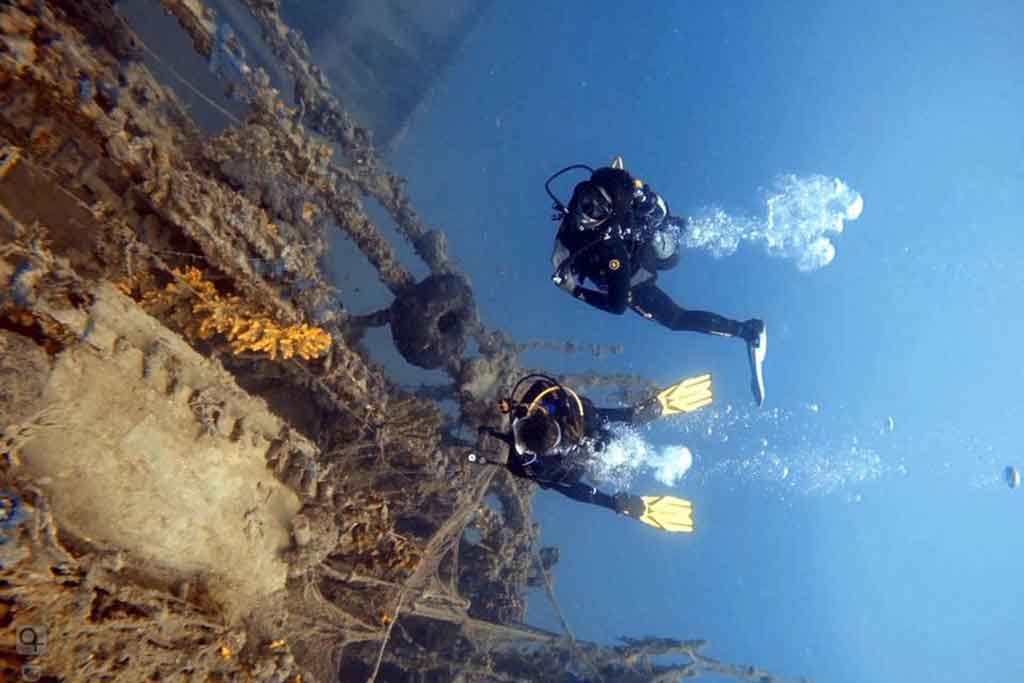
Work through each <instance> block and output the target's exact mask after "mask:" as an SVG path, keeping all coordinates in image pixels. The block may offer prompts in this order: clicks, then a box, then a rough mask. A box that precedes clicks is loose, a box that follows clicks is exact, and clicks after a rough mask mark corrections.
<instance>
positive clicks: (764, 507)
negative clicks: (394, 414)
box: [393, 0, 1024, 683]
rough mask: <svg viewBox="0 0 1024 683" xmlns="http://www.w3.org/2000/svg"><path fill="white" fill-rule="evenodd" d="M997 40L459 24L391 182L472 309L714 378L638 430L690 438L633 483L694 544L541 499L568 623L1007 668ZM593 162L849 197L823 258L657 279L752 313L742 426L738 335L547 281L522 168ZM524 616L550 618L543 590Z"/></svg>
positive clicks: (1023, 676) (1018, 414)
mask: <svg viewBox="0 0 1024 683" xmlns="http://www.w3.org/2000/svg"><path fill="white" fill-rule="evenodd" d="M710 5H717V6H710ZM722 5H725V6H722ZM1022 26H1024V9H1022V6H1021V5H1020V4H1019V3H1015V2H979V3H948V2H938V3H936V2H907V3H889V2H859V3H834V2H825V3H822V2H816V1H815V2H812V1H810V0H806V1H799V2H791V3H772V2H744V3H727V4H726V3H653V4H650V5H643V6H641V5H633V4H629V3H611V2H602V3H583V2H572V3H559V4H558V5H557V6H556V5H555V4H554V3H542V2H518V3H496V4H495V6H494V7H492V9H491V10H490V11H489V12H488V14H487V15H486V16H485V18H484V21H483V23H482V25H481V26H480V27H479V29H478V31H477V32H476V33H474V34H473V35H472V37H471V38H470V40H469V41H468V43H467V44H466V46H465V48H464V50H463V52H462V53H461V54H460V55H459V58H458V59H457V60H456V62H455V64H454V65H453V66H452V68H451V69H450V70H449V71H448V72H447V73H445V74H444V75H443V77H442V79H441V82H440V84H439V86H438V87H437V88H436V89H435V90H434V91H433V92H432V94H431V96H430V97H429V99H428V101H427V102H426V106H425V107H424V108H423V110H422V111H421V112H420V113H419V114H418V116H417V119H416V120H415V122H414V125H413V126H412V128H411V130H410V131H409V134H408V136H407V137H406V138H405V140H404V142H403V143H402V145H401V146H400V147H399V149H398V150H397V152H396V153H395V154H394V157H393V163H394V165H395V167H396V168H397V170H398V171H399V172H400V173H402V174H403V175H405V176H407V177H408V178H409V192H410V194H411V195H412V198H413V200H414V203H415V205H416V206H417V208H418V210H419V211H420V212H421V213H422V214H423V215H424V216H425V217H426V219H427V220H428V221H429V222H430V223H432V224H435V225H438V226H441V227H443V228H444V230H445V231H446V232H447V233H448V235H449V238H450V249H451V253H452V254H453V256H454V257H455V258H456V259H457V260H458V261H459V262H460V264H461V265H462V266H463V267H464V268H465V270H466V271H467V272H468V273H469V274H470V276H471V277H472V279H473V280H474V284H475V287H476V292H477V295H478V300H479V303H480V306H481V309H482V313H483V315H484V317H485V320H486V322H487V323H488V324H490V325H494V326H500V327H504V328H506V329H508V330H510V331H512V332H513V334H514V335H515V336H516V337H518V338H530V337H544V338H554V339H573V340H576V341H583V342H607V343H623V344H625V346H626V352H625V354H623V355H622V356H618V357H612V358H605V359H601V360H594V359H591V358H587V357H584V356H571V357H565V356H557V355H552V354H536V355H535V356H533V357H530V358H529V359H528V360H529V361H530V362H531V363H532V364H537V365H541V364H547V365H548V367H550V368H552V369H553V370H563V371H567V370H575V369H581V368H595V369H599V370H608V371H620V370H629V371H633V372H638V373H642V374H645V375H648V376H650V377H652V378H653V379H655V380H657V381H659V382H669V381H671V380H674V379H676V378H678V377H681V376H683V375H685V374H687V373H694V372H698V371H703V370H710V371H711V372H713V373H714V376H715V388H716V393H717V401H716V405H715V406H714V407H713V408H712V409H709V410H708V411H706V413H705V414H704V415H702V416H699V417H697V418H695V419H689V420H682V419H680V420H676V421H675V422H670V423H668V424H664V425H660V426H658V427H657V428H656V429H654V430H652V432H651V433H650V435H649V438H650V439H651V440H653V441H654V442H655V445H687V446H689V447H690V448H691V449H692V450H693V452H694V455H695V458H696V462H695V464H694V467H693V468H692V469H691V470H690V472H689V473H688V474H687V476H686V477H685V478H684V479H683V480H682V481H680V482H679V483H677V484H676V485H675V486H674V487H673V488H667V487H666V486H665V485H664V484H662V483H659V482H657V481H655V480H654V479H652V478H650V477H641V478H640V479H639V480H638V481H637V482H636V483H635V484H634V486H633V489H634V491H636V492H638V493H648V492H665V491H672V492H673V493H675V494H676V495H683V496H686V497H688V498H690V499H692V500H693V501H694V505H695V509H696V517H697V525H698V529H697V533H695V534H694V535H692V536H676V537H673V536H666V535H663V534H659V533H658V532H657V531H655V530H652V529H649V528H647V527H644V526H642V525H639V524H635V523H632V522H630V521H628V520H623V519H618V518H615V517H614V516H612V515H611V514H610V513H608V511H606V510H602V509H598V508H590V507H587V506H582V505H579V504H576V503H573V502H572V501H569V500H567V499H564V498H561V497H560V496H557V495H556V494H553V493H546V492H542V493H540V494H538V497H537V510H538V515H539V519H540V521H541V523H542V525H543V530H544V541H545V542H546V543H550V544H554V545H557V546H559V547H560V548H561V550H562V555H561V558H562V559H561V561H560V563H559V565H558V566H557V569H556V576H557V592H558V595H559V597H560V601H561V604H562V607H563V609H564V610H565V612H566V615H567V618H568V619H569V621H570V623H571V624H572V625H573V627H574V629H575V632H576V635H577V636H579V637H582V638H590V639H595V640H599V641H607V642H610V641H612V640H613V639H615V638H617V637H618V636H620V635H645V634H659V635H665V636H675V637H681V638H688V637H703V638H708V639H710V640H711V642H712V650H711V652H712V654H714V655H715V656H718V657H721V658H723V659H726V660H728V661H737V662H748V663H754V664H757V665H759V666H762V667H765V668H766V669H768V670H770V671H773V672H777V673H782V674H788V675H794V676H796V675H807V676H809V677H810V678H812V679H813V680H815V681H829V682H834V683H862V682H864V681H932V682H947V681H948V682H950V683H952V682H954V681H963V680H973V681H992V682H996V681H1007V682H1009V681H1020V680H1024V656H1022V650H1021V647H1020V634H1021V633H1024V600H1022V599H1021V598H1022V597H1024V590H1022V588H1021V575H1022V574H1021V570H1022V569H1024V545H1022V543H1021V540H1020V539H1021V534H1022V528H1024V517H1022V514H1021V512H1022V507H1021V506H1022V505H1024V498H1021V495H1020V494H1019V492H1012V491H1010V490H1008V489H1007V488H1006V487H1005V486H1003V485H1002V484H1001V483H1000V482H999V480H998V477H999V471H1000V469H1001V467H1002V465H1003V464H1006V463H1016V464H1018V465H1019V464H1024V449H1022V448H1021V446H1020V445H1019V440H1018V439H1016V438H1014V437H1015V436H1016V433H1015V432H1016V427H1017V426H1018V425H1020V424H1022V417H1024V401H1022V398H1021V391H1020V385H1021V379H1022V373H1021V370H1020V365H1019V364H1018V363H1017V356H1018V353H1019V352H1018V348H1019V344H1020V340H1021V339H1022V338H1024V322H1022V317H1021V315H1020V303H1019V293H1020V291H1021V286H1022V284H1024V275H1022V273H1024V238H1022V236H1021V207H1020V201H1021V189H1022V188H1024V161H1022V158H1024V132H1022V131H1024V127H1022V126H1021V125H1020V112H1021V111H1024V94H1022V93H1024V87H1022V86H1024V82H1022V81H1024V77H1022V76H1021V74H1024V48H1022V47H1021V42H1020V29H1021V28H1022ZM615 154H622V155H624V156H625V159H626V162H627V168H629V169H630V170H631V171H633V172H634V173H635V174H636V175H638V176H640V177H642V178H644V179H645V180H647V181H648V182H650V183H651V184H652V185H653V186H654V187H655V188H656V189H658V190H659V191H660V192H661V193H663V194H664V195H665V196H666V197H667V199H668V200H669V202H670V204H671V205H672V208H673V209H674V210H675V211H676V212H677V213H691V212H695V211H697V210H699V209H700V208H701V207H706V206H710V205H717V206H721V207H724V208H726V209H727V210H729V211H733V212H736V213H737V214H756V213H757V212H758V211H759V210H760V208H761V204H760V202H761V198H762V197H763V192H764V190H765V189H766V188H768V187H770V185H771V183H772V181H773V179H774V178H776V177H777V176H779V175H780V174H784V173H796V174H813V173H822V174H826V175H829V176H837V177H841V178H842V179H843V180H845V181H846V182H848V183H849V184H850V185H851V186H852V187H854V188H856V190H857V191H859V192H860V193H861V194H862V195H863V197H864V204H865V208H864V213H863V215H862V216H861V218H860V219H859V220H858V221H856V222H852V223H850V224H848V225H847V228H846V231H845V232H844V233H843V234H842V235H839V236H838V237H837V238H836V239H835V240H834V242H835V244H836V248H837V255H836V258H835V260H834V261H833V262H832V263H831V264H830V265H828V266H826V267H824V268H822V269H820V270H817V271H814V272H799V271H798V270H797V268H796V267H795V265H794V263H793V262H792V261H791V260H784V259H773V258H769V257H767V256H766V255H765V254H764V253H763V252H762V251H760V250H758V249H757V248H755V247H746V248H741V250H740V251H739V253H737V254H735V255H734V256H731V257H728V258H723V259H720V260H716V259H714V258H713V257H711V256H710V255H708V254H705V253H687V254H686V255H685V256H684V259H683V262H682V264H681V265H680V267H679V268H678V269H676V270H674V271H672V272H670V273H667V274H665V275H664V276H663V278H662V281H661V282H662V285H663V287H664V288H665V289H666V290H668V291H669V292H671V293H672V294H673V295H674V296H676V298H677V300H678V301H679V302H680V303H681V304H682V305H684V306H687V307H690V308H705V309H710V310H714V311H717V312H720V313H723V314H725V315H730V316H732V317H737V318H746V317H751V316H754V315H757V316H760V317H763V318H764V319H765V320H767V321H768V326H769V332H770V347H769V356H768V363H767V375H768V403H767V406H766V409H765V411H762V412H757V411H755V410H754V409H753V406H752V405H751V403H750V399H749V388H748V374H747V367H746V359H745V357H744V355H743V349H742V346H741V345H740V344H739V343H738V342H735V341H731V340H724V339H719V338H713V337H702V336H700V335H695V334H685V333H672V332H670V331H668V330H665V329H662V328H659V327H658V326H656V325H655V324H653V323H650V322H647V321H645V320H642V319H640V318H639V317H637V316H635V315H632V314H627V315H625V316H622V317H618V318H613V317H610V316H608V315H607V314H604V313H602V312H600V311H597V310H595V309H592V308H589V307H587V306H585V305H583V304H581V303H580V302H577V301H574V300H572V299H571V298H569V297H567V296H565V295H564V294H563V293H562V292H560V291H559V290H557V289H556V288H555V287H553V286H552V285H551V283H550V281H549V279H548V278H549V275H550V266H549V263H548V257H549V254H550V250H551V240H552V236H553V231H554V225H553V224H552V223H550V222H549V221H548V220H547V216H548V213H549V210H548V204H549V203H548V200H547V198H546V196H545V195H544V193H543V188H542V184H543V181H544V179H545V177H546V176H547V175H548V174H550V173H551V172H553V171H554V170H557V169H558V168H560V167H562V166H564V165H566V164H569V163H588V164H591V165H595V166H596V165H599V164H602V163H607V161H608V160H610V158H611V157H612V156H613V155H615ZM567 190H568V186H567V187H566V190H564V191H567ZM730 405H731V406H732V408H731V412H730V413H728V414H726V413H725V411H726V409H727V407H728V406H730ZM815 408H817V410H814V409H815ZM776 409H777V411H778V412H777V413H776V412H774V411H775V410H776ZM715 411H717V412H715ZM716 415H717V417H716ZM889 417H892V418H893V424H894V427H895V428H894V429H893V430H892V431H889V429H888V425H887V418H889ZM709 427H710V434H709V433H708V428H709ZM783 467H785V468H787V469H788V470H789V471H788V473H787V476H786V477H785V478H783V477H781V472H782V468H783ZM531 620H533V621H534V622H535V623H538V624H539V625H542V626H548V627H552V628H557V626H556V623H555V622H554V620H553V618H552V617H551V616H550V615H549V614H548V612H547V610H546V609H545V608H544V605H543V600H542V599H540V598H537V599H535V600H532V601H531Z"/></svg>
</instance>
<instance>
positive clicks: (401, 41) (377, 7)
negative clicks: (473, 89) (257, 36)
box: [281, 0, 493, 147]
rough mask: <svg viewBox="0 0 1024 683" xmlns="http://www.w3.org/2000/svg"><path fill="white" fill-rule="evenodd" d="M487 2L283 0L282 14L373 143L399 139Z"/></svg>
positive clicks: (491, 0)
mask: <svg viewBox="0 0 1024 683" xmlns="http://www.w3.org/2000/svg"><path fill="white" fill-rule="evenodd" d="M492 2H493V0H451V1H449V2H443V3H434V2H423V3H415V2H400V1H399V0H380V1H378V2H365V1H362V0H338V1H337V2H330V3H313V2H306V1H304V0H284V2H282V3H281V14H282V15H283V17H284V19H285V21H286V22H288V24H290V25H292V26H296V27H298V28H300V29H301V30H302V32H303V33H304V34H305V35H306V39H307V40H308V41H309V43H310V45H311V46H312V48H313V54H314V57H315V59H316V61H317V62H318V63H319V64H321V65H322V66H323V68H324V70H325V71H326V73H327V75H328V77H329V78H330V81H331V84H332V85H333V86H334V88H335V89H336V90H337V91H338V94H339V95H340V97H341V99H342V100H343V101H344V102H346V104H347V106H348V107H349V108H350V109H351V110H352V112H353V113H354V114H355V115H356V117H357V118H358V119H359V120H360V121H363V122H364V123H366V124H368V125H369V126H370V127H371V128H373V131H374V134H375V140H374V141H375V143H376V144H377V146H379V147H388V146H391V145H394V144H395V143H397V142H398V141H400V139H401V137H402V134H403V132H404V130H405V128H406V127H407V126H408V125H409V122H410V121H411V119H412V117H413V115H414V114H415V112H416V110H417V109H418V108H419V106H420V104H421V103H422V102H423V100H424V99H425V97H426V96H427V94H428V93H429V92H430V89H431V88H432V87H433V86H434V84H435V83H436V82H437V80H438V78H439V77H440V75H441V74H443V73H444V71H445V69H446V68H447V67H448V66H449V65H450V64H451V63H452V61H453V59H454V57H455V56H456V55H457V54H458V51H459V49H460V48H461V46H462V45H463V43H464V42H465V40H466V38H467V37H468V36H469V35H470V34H471V33H472V32H473V30H474V29H475V28H476V27H477V25H478V24H479V23H480V19H481V18H482V17H483V16H484V14H485V13H486V12H487V10H488V8H489V7H490V6H491V5H492Z"/></svg>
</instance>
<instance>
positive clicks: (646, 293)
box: [630, 283, 747, 338]
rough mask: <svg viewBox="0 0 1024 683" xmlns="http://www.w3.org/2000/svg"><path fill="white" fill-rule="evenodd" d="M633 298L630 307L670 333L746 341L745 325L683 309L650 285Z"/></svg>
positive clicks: (634, 292)
mask: <svg viewBox="0 0 1024 683" xmlns="http://www.w3.org/2000/svg"><path fill="white" fill-rule="evenodd" d="M630 295H631V298H630V305H631V306H632V308H633V310H634V311H636V312H637V313H639V314H640V315H642V316H643V317H645V318H647V319H648V320H654V321H656V322H658V323H660V324H662V325H664V326H665V327H667V328H669V329H670V330H676V331H681V332H703V333H704V334H717V335H721V336H723V337H743V336H744V334H745V333H747V330H746V323H742V322H740V321H738V320H733V319H731V318H726V317H725V316H724V315H718V314H717V313H711V312H710V311H690V310H687V309H685V308H682V307H681V306H679V305H678V304H676V302H675V301H673V300H672V297H670V296H669V295H668V294H666V293H665V292H663V291H662V290H661V289H660V288H659V287H658V286H657V285H654V284H651V283H648V284H642V285H638V286H636V287H634V288H633V290H632V291H631V292H630ZM744 338H746V337H744Z"/></svg>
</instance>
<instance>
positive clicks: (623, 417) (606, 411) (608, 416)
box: [594, 406, 633, 425]
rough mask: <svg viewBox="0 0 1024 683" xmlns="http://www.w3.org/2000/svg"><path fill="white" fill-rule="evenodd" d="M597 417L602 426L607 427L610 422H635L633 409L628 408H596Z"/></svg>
mask: <svg viewBox="0 0 1024 683" xmlns="http://www.w3.org/2000/svg"><path fill="white" fill-rule="evenodd" d="M594 410H595V412H597V417H598V419H599V420H600V423H601V424H602V425H606V424H608V423H609V422H632V421H633V407H632V406H628V407H626V408H595V409H594Z"/></svg>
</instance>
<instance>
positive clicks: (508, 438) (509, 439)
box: [477, 426, 516, 446]
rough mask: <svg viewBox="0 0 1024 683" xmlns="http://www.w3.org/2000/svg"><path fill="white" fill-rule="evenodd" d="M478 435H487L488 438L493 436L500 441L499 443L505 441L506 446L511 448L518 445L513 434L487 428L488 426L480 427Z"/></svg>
mask: <svg viewBox="0 0 1024 683" xmlns="http://www.w3.org/2000/svg"><path fill="white" fill-rule="evenodd" d="M477 433H478V434H481V435H483V434H487V435H488V436H493V437H494V438H495V439H498V440H499V441H503V442H505V443H506V444H508V445H509V446H515V444H516V439H515V437H514V436H513V435H512V433H511V432H500V431H498V430H497V429H495V428H494V427H487V426H484V427H480V428H479V429H478V430H477Z"/></svg>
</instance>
